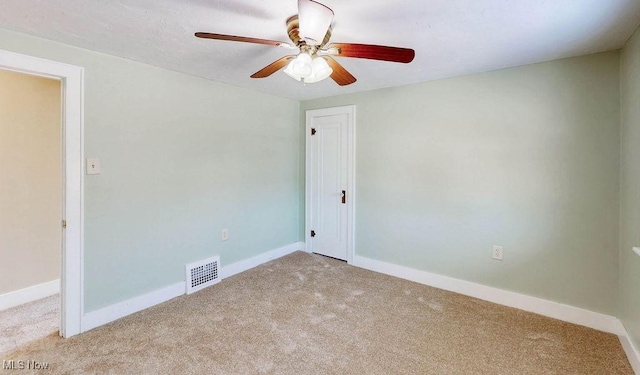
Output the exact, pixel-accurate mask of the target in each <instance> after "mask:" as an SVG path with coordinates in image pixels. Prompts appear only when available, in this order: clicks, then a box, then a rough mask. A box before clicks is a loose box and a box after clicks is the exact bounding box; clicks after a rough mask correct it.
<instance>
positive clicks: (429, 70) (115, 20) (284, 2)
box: [0, 0, 640, 100]
mask: <svg viewBox="0 0 640 375" xmlns="http://www.w3.org/2000/svg"><path fill="white" fill-rule="evenodd" d="M320 1H321V2H322V3H324V4H325V5H327V6H329V7H330V8H332V9H333V10H334V12H335V18H334V25H333V36H332V38H331V41H333V42H351V43H368V44H381V45H391V46H397V47H409V48H413V49H415V51H416V58H415V60H414V61H413V62H412V63H411V64H408V65H405V64H397V63H389V62H379V61H372V60H360V59H351V58H339V59H338V61H339V62H340V63H341V64H342V65H343V66H344V67H345V68H347V69H348V70H349V71H350V72H351V73H352V74H353V75H354V76H355V77H356V78H357V79H358V81H357V82H356V83H355V84H352V85H350V86H345V87H339V86H338V85H336V84H335V83H334V82H333V81H332V80H331V79H327V80H325V81H322V82H319V83H315V84H309V85H306V86H303V85H302V84H301V83H299V82H296V81H294V80H293V79H291V78H289V77H288V76H286V75H285V74H284V73H282V72H277V73H276V74H274V75H272V76H271V77H268V78H263V79H251V78H249V76H250V75H251V74H252V73H254V72H255V71H257V70H259V69H260V68H262V67H264V66H265V65H267V64H269V63H271V62H273V61H274V60H277V59H278V58H280V57H281V56H284V55H286V54H289V53H290V51H288V50H285V49H282V48H278V47H268V46H263V45H253V44H247V43H237V42H228V41H217V40H207V39H198V38H195V37H194V36H193V34H194V32H196V31H205V32H213V33H224V34H234V35H240V36H251V37H258V38H264V39H274V40H282V41H288V38H287V32H286V26H285V20H286V19H287V18H288V17H289V16H291V15H294V14H296V13H297V1H296V0H270V1H266V0H228V1H220V0H183V1H178V0H128V1H125V0H111V1H99V0H2V1H1V2H0V27H2V28H6V29H10V30H15V31H20V32H24V33H27V34H31V35H35V36H39V37H42V38H46V39H51V40H55V41H59V42H63V43H67V44H71V45H75V46H79V47H83V48H87V49H90V50H94V51H99V52H103V53H108V54H111V55H115V56H120V57H124V58H127V59H131V60H136V61H140V62H144V63H148V64H151V65H156V66H160V67H164V68H167V69H171V70H176V71H181V72H185V73H188V74H193V75H196V76H200V77H205V78H209V79H213V80H216V81H219V82H225V83H228V84H231V85H234V86H240V87H246V88H250V89H254V90H258V91H262V92H266V93H271V94H274V95H278V96H283V97H288V98H293V99H298V100H305V99H311V98H319V97H325V96H333V95H340V94H345V93H352V92H359V91H368V90H373V89H377V88H382V87H390V86H398V85H406V84H411V83H417V82H424V81H429V80H434V79H440V78H446V77H452V76H458V75H463V74H469V73H476V72H483V71H489V70H495V69H500V68H505V67H512V66H518V65H524V64H530V63H536V62H542V61H548V60H554V59H558V58H563V57H570V56H577V55H584V54H589V53H595V52H601V51H607V50H612V49H617V48H620V47H621V46H622V45H623V44H624V42H625V41H626V40H627V38H628V37H629V36H630V35H631V33H632V32H633V31H634V29H635V28H636V27H637V26H638V24H639V23H640V1H638V0H527V1H523V0H429V1H424V0H419V1H418V0H408V1H402V2H392V1H389V0H350V1H344V0H342V1H340V0H324V1H323V0H320Z"/></svg>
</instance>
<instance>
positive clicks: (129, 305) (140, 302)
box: [81, 242, 304, 332]
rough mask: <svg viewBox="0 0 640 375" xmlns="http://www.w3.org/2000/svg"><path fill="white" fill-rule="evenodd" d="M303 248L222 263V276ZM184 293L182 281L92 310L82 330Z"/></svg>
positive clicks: (297, 246) (299, 245)
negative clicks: (227, 263) (226, 263)
mask: <svg viewBox="0 0 640 375" xmlns="http://www.w3.org/2000/svg"><path fill="white" fill-rule="evenodd" d="M301 249H304V243H303V242H296V243H293V244H290V245H287V246H283V247H280V248H277V249H274V250H271V251H268V252H266V253H262V254H259V255H256V256H254V257H251V258H249V259H245V260H241V261H239V262H235V263H232V264H230V265H228V266H225V265H224V264H222V265H221V267H220V275H221V278H222V280H223V281H224V279H225V278H227V277H231V276H233V275H235V274H238V273H240V272H244V271H246V270H249V269H251V268H253V267H256V266H259V265H261V264H263V263H266V262H268V261H270V260H273V259H276V258H280V257H282V256H285V255H287V254H290V253H293V252H294V251H298V250H301ZM183 294H185V282H184V281H181V282H179V283H175V284H173V285H169V286H167V287H164V288H162V289H158V290H155V291H153V292H150V293H146V294H143V295H141V296H137V297H134V298H131V299H128V300H126V301H123V302H119V303H116V304H114V305H111V306H107V307H105V308H102V309H100V310H96V311H92V312H90V313H87V314H85V315H84V316H83V318H82V325H81V327H82V332H86V331H88V330H91V329H94V328H96V327H99V326H101V325H104V324H107V323H111V322H113V321H115V320H118V319H120V318H123V317H125V316H127V315H130V314H133V313H136V312H138V311H141V310H144V309H148V308H149V307H152V306H155V305H157V304H160V303H162V302H166V301H168V300H170V299H173V298H176V297H179V296H181V295H183Z"/></svg>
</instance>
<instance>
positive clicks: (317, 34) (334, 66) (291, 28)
mask: <svg viewBox="0 0 640 375" xmlns="http://www.w3.org/2000/svg"><path fill="white" fill-rule="evenodd" d="M333 16H334V13H333V10H331V9H330V8H329V7H327V6H325V5H323V4H320V3H318V2H316V1H313V0H298V14H297V15H294V16H291V17H289V19H287V32H288V34H289V39H291V41H292V42H293V44H292V43H288V42H279V41H275V40H268V39H259V38H248V37H243V36H236V35H225V34H214V33H206V32H197V33H195V36H196V37H198V38H206V39H218V40H229V41H234V42H246V43H256V44H263V45H268V46H274V47H283V48H287V49H291V50H298V53H297V55H288V56H284V57H282V58H280V59H278V60H276V61H274V62H272V63H271V64H269V65H267V66H265V67H264V68H262V69H260V70H258V71H257V72H255V73H253V74H252V75H251V78H265V77H268V76H270V75H272V74H273V73H275V72H277V71H278V70H280V69H282V68H285V69H284V72H285V73H286V74H287V75H289V76H290V77H292V78H294V79H296V80H298V81H301V82H303V83H314V82H319V81H321V80H323V79H325V78H328V77H331V79H333V80H334V81H335V82H336V83H337V84H338V85H340V86H345V85H350V84H352V83H354V82H355V81H356V78H355V77H354V76H353V75H351V73H349V72H348V71H347V70H346V69H345V68H344V67H343V66H342V65H340V64H339V63H338V62H337V61H336V60H335V59H334V58H333V57H354V58H360V59H371V60H381V61H391V62H399V63H405V64H406V63H410V62H411V61H412V60H413V58H414V56H415V52H414V50H412V49H409V48H400V47H389V46H378V45H372V44H353V43H329V38H331V23H332V22H333ZM328 43H329V44H328Z"/></svg>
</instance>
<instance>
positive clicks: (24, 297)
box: [0, 279, 60, 311]
mask: <svg viewBox="0 0 640 375" xmlns="http://www.w3.org/2000/svg"><path fill="white" fill-rule="evenodd" d="M57 293H60V279H57V280H52V281H48V282H46V283H42V284H38V285H34V286H30V287H28V288H24V289H20V290H16V291H15V292H9V293H5V294H0V311H2V310H6V309H9V308H12V307H15V306H20V305H23V304H25V303H29V302H33V301H37V300H39V299H41V298H45V297H49V296H52V295H54V294H57Z"/></svg>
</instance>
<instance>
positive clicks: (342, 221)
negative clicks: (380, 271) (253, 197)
mask: <svg viewBox="0 0 640 375" xmlns="http://www.w3.org/2000/svg"><path fill="white" fill-rule="evenodd" d="M354 114H355V108H354V107H353V106H348V107H338V108H328V109H319V110H312V111H307V189H306V190H307V206H306V208H307V214H306V216H307V220H306V224H307V225H306V226H307V244H308V249H309V250H310V251H312V252H314V253H318V254H322V255H327V256H330V257H333V258H337V259H342V260H347V261H349V262H350V261H351V260H352V257H353V254H352V253H353V198H354V196H353V190H354V189H353V140H354V137H353V134H354Z"/></svg>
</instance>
